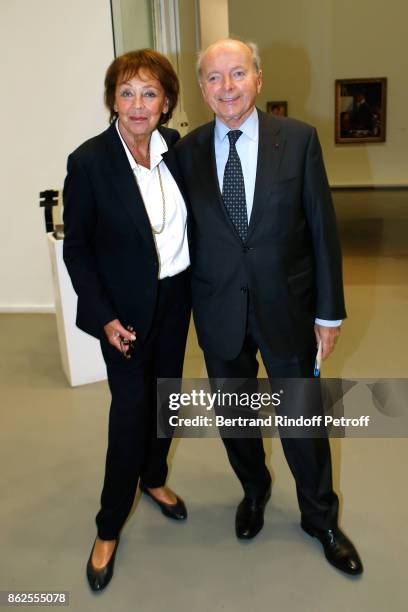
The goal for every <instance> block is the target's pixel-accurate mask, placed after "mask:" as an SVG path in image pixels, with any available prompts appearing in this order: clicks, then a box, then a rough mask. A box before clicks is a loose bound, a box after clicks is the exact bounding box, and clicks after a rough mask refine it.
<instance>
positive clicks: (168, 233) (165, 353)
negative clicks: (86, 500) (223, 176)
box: [64, 49, 190, 591]
mask: <svg viewBox="0 0 408 612" xmlns="http://www.w3.org/2000/svg"><path fill="white" fill-rule="evenodd" d="M178 91H179V84H178V80H177V76H176V74H175V72H174V70H173V68H172V66H171V64H170V63H169V61H168V60H167V59H166V58H165V57H164V56H162V55H160V54H159V53H156V52H155V51H152V50H151V49H143V50H139V51H133V52H130V53H126V54H125V55H122V56H121V57H118V58H117V59H115V60H114V61H113V63H112V64H111V65H110V66H109V68H108V70H107V73H106V78H105V102H106V105H107V107H108V109H109V111H110V121H111V125H110V127H109V128H108V129H107V130H106V131H105V132H103V133H102V134H100V135H98V136H96V137H94V138H91V139H90V140H88V141H87V142H85V143H84V144H82V145H81V146H80V147H79V148H78V149H76V151H74V153H72V154H71V155H70V156H69V158H68V174H67V177H66V180H65V186H64V224H65V241H64V260H65V263H66V265H67V268H68V272H69V274H70V276H71V279H72V284H73V286H74V289H75V291H76V293H77V294H78V308H77V325H78V327H80V328H81V329H82V330H83V331H85V332H87V333H89V334H91V335H93V336H95V337H97V338H99V339H100V342H101V348H102V353H103V356H104V359H105V362H106V366H107V373H108V382H109V387H110V391H111V394H112V402H111V407H110V414H109V441H108V450H107V457H106V469H105V480H104V484H103V490H102V496H101V508H100V510H99V512H98V514H97V516H96V524H97V537H96V540H95V543H94V545H93V548H92V551H91V555H90V557H89V561H88V565H87V577H88V582H89V585H90V587H91V589H92V590H94V591H96V590H101V589H103V588H104V587H105V586H106V585H107V584H108V582H109V581H110V579H111V577H112V574H113V566H114V560H115V555H116V550H117V547H118V543H119V534H120V531H121V529H122V526H123V524H124V522H125V521H126V518H127V516H128V514H129V511H130V509H131V507H132V504H133V500H134V496H135V492H136V488H137V485H138V482H139V479H140V486H141V489H142V491H143V492H144V493H145V494H147V495H149V496H150V498H151V499H152V500H154V501H155V502H156V503H157V504H158V506H159V507H160V508H161V510H162V512H163V513H164V514H165V515H166V516H168V517H170V518H173V519H178V520H180V519H185V518H186V517H187V511H186V508H185V505H184V502H183V501H182V499H180V498H179V497H178V496H177V495H176V494H175V493H174V492H173V491H171V489H169V488H168V487H166V486H165V482H166V477H167V453H168V450H169V446H170V440H169V439H158V438H157V435H156V426H155V423H156V380H157V379H158V378H167V377H169V378H180V377H181V375H182V367H183V359H184V350H185V344H186V338H187V331H188V324H189V317H190V291H189V274H188V267H189V263H190V260H189V252H188V243H187V231H186V217H187V214H186V207H185V204H184V201H183V198H182V195H181V193H180V190H179V187H178V183H179V177H178V176H177V166H176V164H175V163H174V161H173V156H172V151H171V146H172V145H173V144H174V143H175V142H176V141H177V140H178V138H179V134H178V133H177V132H176V131H175V130H171V129H168V128H165V127H162V125H163V124H164V123H166V122H167V121H168V120H169V119H170V117H171V114H172V111H173V109H174V107H175V106H176V104H177V97H178ZM129 357H130V358H129Z"/></svg>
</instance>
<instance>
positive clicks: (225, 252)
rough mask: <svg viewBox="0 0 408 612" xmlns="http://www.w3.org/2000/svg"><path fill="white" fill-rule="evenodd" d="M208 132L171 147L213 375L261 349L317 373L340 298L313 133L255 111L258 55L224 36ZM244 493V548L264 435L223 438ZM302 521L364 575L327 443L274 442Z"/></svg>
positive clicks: (279, 362)
mask: <svg viewBox="0 0 408 612" xmlns="http://www.w3.org/2000/svg"><path fill="white" fill-rule="evenodd" d="M198 69H199V81H200V86H201V90H202V93H203V96H204V100H205V101H206V102H207V104H208V105H209V106H210V107H211V109H212V110H213V111H214V113H215V115H216V118H215V121H214V122H211V123H209V124H207V125H204V126H202V127H200V128H198V129H196V130H194V131H193V132H191V133H190V134H189V135H188V136H187V137H186V138H184V139H183V140H182V141H181V142H180V143H179V145H178V146H177V147H176V152H177V155H178V158H179V162H180V166H181V169H182V171H183V174H184V177H185V182H186V190H187V195H188V197H189V200H190V204H191V209H192V219H193V223H192V226H193V227H192V230H193V257H192V260H193V304H194V318H195V324H196V328H197V334H198V339H199V342H200V345H201V347H202V348H203V350H204V356H205V361H206V366H207V371H208V375H209V377H210V378H220V377H221V378H224V377H225V378H256V376H257V373H258V362H257V360H256V353H257V351H258V349H259V351H260V353H261V355H262V359H263V362H264V364H265V368H266V370H267V372H268V376H269V377H270V378H276V377H278V378H282V377H293V378H296V377H310V376H312V375H313V368H314V361H315V356H316V344H317V343H319V342H321V347H322V357H323V358H325V357H327V356H328V355H329V354H330V352H331V351H332V350H333V348H334V344H335V342H336V339H337V337H338V335H339V332H340V323H341V319H343V318H344V317H345V316H346V313H345V308H344V298H343V285H342V271H341V252H340V245H339V240H338V236H337V229H336V220H335V214H334V209H333V205H332V201H331V197H330V191H329V186H328V183H327V178H326V174H325V170H324V166H323V161H322V156H321V150H320V145H319V141H318V137H317V134H316V130H315V129H314V128H312V127H311V126H309V125H306V124H305V123H301V122H300V121H295V120H293V119H285V118H277V117H273V116H268V115H266V114H265V113H263V112H261V111H260V110H259V109H257V108H256V107H255V100H256V97H257V95H258V94H259V92H260V90H261V86H262V72H261V69H260V63H259V58H258V54H257V51H256V47H255V45H252V44H250V43H249V44H245V43H243V42H240V41H237V40H232V39H226V40H221V41H219V42H217V43H215V44H213V45H211V46H210V47H209V48H208V49H207V50H206V51H204V52H203V53H202V54H201V56H200V59H199V64H198ZM223 441H224V444H225V447H226V450H227V453H228V457H229V460H230V463H231V466H232V467H233V469H234V471H235V473H236V475H237V476H238V478H239V480H240V482H241V484H242V487H243V489H244V495H245V496H244V499H243V500H242V501H241V503H240V504H239V506H238V509H237V514H236V534H237V536H238V537H239V538H246V539H248V538H252V537H254V536H255V535H256V534H257V533H258V532H259V531H260V529H262V526H263V515H264V508H265V505H266V503H267V501H268V499H269V497H270V492H271V477H270V474H269V472H268V470H267V468H266V466H265V453H264V449H263V444H262V439H261V438H252V439H235V438H224V440H223ZM282 445H283V449H284V452H285V456H286V459H287V461H288V464H289V467H290V469H291V471H292V473H293V475H294V478H295V481H296V488H297V495H298V501H299V506H300V510H301V525H302V527H303V529H304V530H305V531H306V532H307V533H309V534H310V535H312V536H315V537H317V538H318V539H319V540H320V542H321V543H322V545H323V548H324V552H325V555H326V558H327V559H328V561H329V562H330V563H331V564H332V565H334V566H335V567H337V568H339V569H340V570H342V571H344V572H347V573H349V574H359V573H361V572H362V570H363V568H362V563H361V561H360V558H359V556H358V553H357V551H356V549H355V548H354V546H353V544H352V543H351V542H350V541H349V540H348V538H347V537H346V536H345V535H344V534H343V532H342V531H341V530H340V529H339V527H338V525H337V515H338V498H337V495H336V494H335V493H334V491H333V488H332V475H331V459H330V447H329V443H328V440H327V438H326V437H323V438H319V439H312V438H303V439H299V438H282Z"/></svg>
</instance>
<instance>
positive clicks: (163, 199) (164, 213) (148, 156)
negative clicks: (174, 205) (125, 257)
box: [134, 150, 166, 234]
mask: <svg viewBox="0 0 408 612" xmlns="http://www.w3.org/2000/svg"><path fill="white" fill-rule="evenodd" d="M140 157H142V158H143V159H144V160H145V161H146V162H149V161H150V150H149V151H148V152H147V155H146V156H142V155H140ZM134 158H135V161H136V163H137V165H138V166H140V165H143V163H142V164H139V162H138V161H137V159H136V155H134ZM160 164H161V162H159V163H158V164H157V166H156V168H157V174H158V177H159V185H160V192H161V197H162V223H161V226H160V229H158V230H156V229H154V227H153V225H152V224H150V227H151V228H152V232H153V234H161V233H162V232H163V230H164V228H165V226H166V198H165V196H164V189H163V181H162V176H161V172H160ZM149 166H150V164H149Z"/></svg>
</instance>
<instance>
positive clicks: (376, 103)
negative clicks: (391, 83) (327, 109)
mask: <svg viewBox="0 0 408 612" xmlns="http://www.w3.org/2000/svg"><path fill="white" fill-rule="evenodd" d="M386 102H387V79H386V78H385V77H381V78H377V79H337V80H336V83H335V141H336V143H337V144H350V143H370V142H385V128H386Z"/></svg>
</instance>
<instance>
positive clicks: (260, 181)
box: [248, 109, 285, 239]
mask: <svg viewBox="0 0 408 612" xmlns="http://www.w3.org/2000/svg"><path fill="white" fill-rule="evenodd" d="M257 110H258V117H259V141H258V161H257V168H256V181H255V193H254V203H253V207H252V213H251V218H250V221H249V228H248V239H249V238H250V237H251V234H252V233H253V231H254V228H255V227H256V225H257V223H258V221H259V220H260V218H261V216H262V211H263V207H264V206H266V205H267V201H268V196H269V192H270V189H271V186H272V184H273V182H274V181H275V180H276V178H277V176H278V172H279V166H280V163H281V160H282V156H283V152H284V149H285V139H284V138H283V135H282V132H281V126H280V123H279V121H277V120H276V119H275V118H274V117H272V116H270V115H267V114H266V113H264V112H262V111H260V110H259V109H257Z"/></svg>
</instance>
